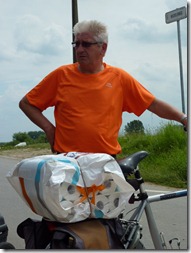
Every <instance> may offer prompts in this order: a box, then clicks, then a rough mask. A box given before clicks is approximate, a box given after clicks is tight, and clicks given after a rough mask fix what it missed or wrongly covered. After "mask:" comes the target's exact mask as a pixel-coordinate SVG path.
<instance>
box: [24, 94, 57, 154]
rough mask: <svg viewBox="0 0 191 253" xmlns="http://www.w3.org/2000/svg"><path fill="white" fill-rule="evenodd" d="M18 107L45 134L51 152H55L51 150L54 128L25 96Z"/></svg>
mask: <svg viewBox="0 0 191 253" xmlns="http://www.w3.org/2000/svg"><path fill="white" fill-rule="evenodd" d="M19 107H20V109H21V110H22V111H23V112H24V113H25V115H26V116H27V117H28V118H29V119H30V120H31V121H32V122H33V123H34V124H35V125H37V126H38V127H40V128H41V129H42V130H43V131H44V132H45V134H46V137H47V139H48V142H49V143H50V146H51V150H52V152H55V151H54V148H53V146H54V135H55V126H54V125H53V124H52V123H51V122H50V121H49V120H48V119H47V118H46V117H45V116H44V115H43V114H42V112H41V110H40V109H38V108H37V107H35V106H33V105H31V104H30V103H29V101H28V99H27V97H26V96H24V97H23V98H22V99H21V101H20V102H19Z"/></svg>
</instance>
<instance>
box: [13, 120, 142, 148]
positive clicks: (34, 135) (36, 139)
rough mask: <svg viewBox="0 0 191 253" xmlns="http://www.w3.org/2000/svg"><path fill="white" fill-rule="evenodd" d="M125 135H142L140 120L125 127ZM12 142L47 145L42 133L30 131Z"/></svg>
mask: <svg viewBox="0 0 191 253" xmlns="http://www.w3.org/2000/svg"><path fill="white" fill-rule="evenodd" d="M124 131H125V134H131V133H144V131H145V129H144V126H143V123H142V122H141V121H140V120H133V121H131V122H129V123H127V124H126V125H125V128H124ZM12 139H13V140H12V142H11V143H9V144H12V145H16V144H18V143H20V142H26V143H27V144H35V143H47V142H48V141H47V138H46V135H45V133H44V132H43V131H30V132H18V133H14V134H13V137H12Z"/></svg>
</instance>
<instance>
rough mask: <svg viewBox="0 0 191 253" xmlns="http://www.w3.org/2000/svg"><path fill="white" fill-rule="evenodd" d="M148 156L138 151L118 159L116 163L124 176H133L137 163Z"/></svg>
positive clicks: (144, 152) (146, 153)
mask: <svg viewBox="0 0 191 253" xmlns="http://www.w3.org/2000/svg"><path fill="white" fill-rule="evenodd" d="M148 154H149V153H148V152H146V151H139V152H136V153H133V154H132V155H129V156H127V157H125V158H122V159H119V160H117V162H118V164H119V166H120V167H121V169H122V171H123V173H124V174H133V173H134V171H135V169H136V168H137V165H138V163H139V162H140V161H141V160H143V159H144V158H145V157H146V156H148Z"/></svg>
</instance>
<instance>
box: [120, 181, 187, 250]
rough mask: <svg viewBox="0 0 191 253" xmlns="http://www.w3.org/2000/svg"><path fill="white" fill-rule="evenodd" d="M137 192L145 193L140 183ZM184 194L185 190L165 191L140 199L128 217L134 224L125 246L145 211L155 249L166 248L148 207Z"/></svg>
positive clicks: (128, 243) (133, 234)
mask: <svg viewBox="0 0 191 253" xmlns="http://www.w3.org/2000/svg"><path fill="white" fill-rule="evenodd" d="M139 192H140V194H147V193H146V191H145V190H144V187H143V185H142V184H141V185H140V189H139ZM184 196H187V190H180V191H175V192H171V193H166V194H158V195H153V196H149V197H147V198H145V199H143V200H141V203H140V204H139V205H138V207H137V208H136V210H135V212H134V213H133V214H132V216H131V217H130V219H128V221H132V222H134V223H135V226H134V227H133V228H132V230H131V233H130V234H129V236H128V239H127V243H126V244H125V248H128V246H129V245H130V242H131V241H132V239H133V237H134V236H135V232H136V229H137V227H138V226H139V222H140V219H141V217H142V215H143V213H144V211H145V214H146V219H147V223H148V227H149V231H150V235H151V238H152V241H153V244H154V247H155V249H157V250H161V249H166V244H165V242H164V239H163V237H162V235H161V234H160V232H159V231H158V228H157V225H156V222H155V219H154V215H153V212H152V209H151V207H150V203H152V202H157V201H162V200H167V199H172V198H179V197H184ZM139 227H140V226H139Z"/></svg>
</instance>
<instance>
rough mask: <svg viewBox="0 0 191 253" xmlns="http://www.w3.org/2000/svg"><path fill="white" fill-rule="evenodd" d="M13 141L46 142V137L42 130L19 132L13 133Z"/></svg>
mask: <svg viewBox="0 0 191 253" xmlns="http://www.w3.org/2000/svg"><path fill="white" fill-rule="evenodd" d="M13 142H14V143H19V142H27V143H46V142H48V141H47V138H46V135H45V133H44V132H43V131H30V132H28V133H26V132H19V133H14V134H13Z"/></svg>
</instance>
